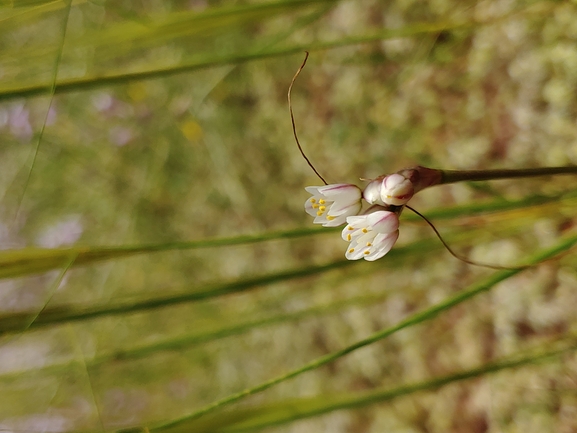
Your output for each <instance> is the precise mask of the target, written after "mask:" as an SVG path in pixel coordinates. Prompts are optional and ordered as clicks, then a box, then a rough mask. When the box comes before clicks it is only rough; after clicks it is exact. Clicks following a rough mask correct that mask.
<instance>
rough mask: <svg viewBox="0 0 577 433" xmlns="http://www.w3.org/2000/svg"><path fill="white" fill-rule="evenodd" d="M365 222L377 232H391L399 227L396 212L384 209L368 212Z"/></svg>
mask: <svg viewBox="0 0 577 433" xmlns="http://www.w3.org/2000/svg"><path fill="white" fill-rule="evenodd" d="M367 222H368V224H369V226H370V228H371V229H372V230H374V231H376V232H377V233H392V232H394V231H395V230H397V229H398V228H399V217H398V216H397V214H396V213H394V212H390V211H386V210H382V211H377V212H373V213H372V214H369V215H368V217H367Z"/></svg>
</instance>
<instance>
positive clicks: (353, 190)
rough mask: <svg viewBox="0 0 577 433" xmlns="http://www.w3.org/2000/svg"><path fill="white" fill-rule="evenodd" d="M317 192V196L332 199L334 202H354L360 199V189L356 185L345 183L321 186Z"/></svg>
mask: <svg viewBox="0 0 577 433" xmlns="http://www.w3.org/2000/svg"><path fill="white" fill-rule="evenodd" d="M318 191H319V194H322V195H324V196H325V197H334V199H335V200H345V201H355V200H360V199H361V189H360V188H359V187H358V186H356V185H351V184H347V183H340V184H336V185H326V186H321V187H319V188H318ZM337 196H338V198H337Z"/></svg>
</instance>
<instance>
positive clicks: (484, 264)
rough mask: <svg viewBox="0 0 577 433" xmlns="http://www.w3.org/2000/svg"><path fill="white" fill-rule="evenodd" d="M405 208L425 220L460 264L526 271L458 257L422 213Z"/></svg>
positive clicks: (524, 267)
mask: <svg viewBox="0 0 577 433" xmlns="http://www.w3.org/2000/svg"><path fill="white" fill-rule="evenodd" d="M405 207H406V208H408V209H409V210H411V211H412V212H414V213H416V214H417V215H418V216H420V217H421V218H422V219H424V220H425V222H426V223H427V224H428V225H429V227H431V228H432V229H433V231H434V232H435V234H436V235H437V237H438V238H439V240H440V241H441V243H442V244H443V246H444V247H445V248H446V249H447V251H448V252H449V253H450V254H451V255H452V256H453V257H455V258H456V259H459V260H461V261H462V262H465V263H467V264H469V265H474V266H481V267H483V268H489V269H497V270H500V271H502V270H507V271H513V270H518V269H528V268H529V267H530V266H497V265H490V264H487V263H479V262H475V261H473V260H469V259H468V258H466V257H463V256H460V255H458V254H457V253H455V252H454V251H453V250H452V249H451V247H450V246H449V245H447V242H445V240H444V239H443V237H442V236H441V234H440V233H439V231H438V230H437V228H436V227H435V226H434V225H433V223H432V222H431V221H429V219H428V218H427V217H426V216H425V215H423V214H422V213H420V212H419V211H417V210H416V209H413V208H412V207H411V206H408V205H405Z"/></svg>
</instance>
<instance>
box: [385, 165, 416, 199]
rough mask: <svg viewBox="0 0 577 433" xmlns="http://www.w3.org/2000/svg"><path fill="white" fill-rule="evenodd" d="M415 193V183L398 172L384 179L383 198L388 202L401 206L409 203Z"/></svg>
mask: <svg viewBox="0 0 577 433" xmlns="http://www.w3.org/2000/svg"><path fill="white" fill-rule="evenodd" d="M414 194H415V188H414V185H413V183H412V182H411V181H410V180H409V179H407V178H405V177H404V176H401V175H400V174H398V173H394V174H391V175H389V176H387V177H385V178H384V179H383V187H382V189H381V199H382V200H383V202H385V203H387V204H391V205H393V206H401V205H403V204H405V203H407V202H408V201H409V200H410V199H411V198H412V197H413V195H414Z"/></svg>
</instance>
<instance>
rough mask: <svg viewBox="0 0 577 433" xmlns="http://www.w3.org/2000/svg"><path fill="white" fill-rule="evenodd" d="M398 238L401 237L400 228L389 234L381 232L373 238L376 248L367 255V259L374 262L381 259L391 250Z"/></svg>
mask: <svg viewBox="0 0 577 433" xmlns="http://www.w3.org/2000/svg"><path fill="white" fill-rule="evenodd" d="M381 236H382V237H381ZM398 238H399V231H398V230H397V231H396V232H393V233H389V234H387V235H385V234H383V233H379V234H378V235H377V236H376V237H375V239H374V240H373V245H374V247H375V249H374V250H373V251H371V253H370V254H369V255H367V256H365V260H367V261H369V262H373V261H375V260H378V259H380V258H381V257H383V256H384V255H385V254H387V253H388V252H389V251H391V249H392V248H393V245H395V242H397V239H398Z"/></svg>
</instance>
